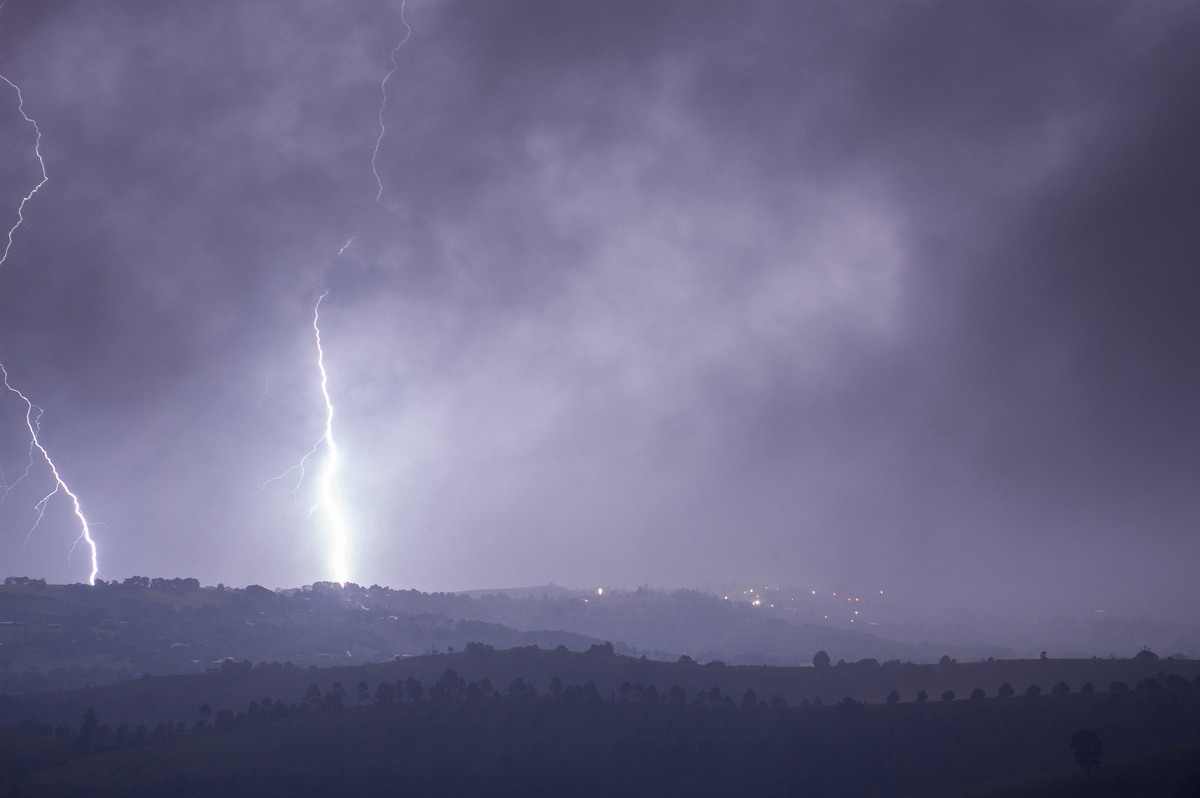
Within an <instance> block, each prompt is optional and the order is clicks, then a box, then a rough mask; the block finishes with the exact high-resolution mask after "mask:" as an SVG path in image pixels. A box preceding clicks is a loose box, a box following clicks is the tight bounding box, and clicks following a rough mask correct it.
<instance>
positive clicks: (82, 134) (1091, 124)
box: [0, 0, 1200, 614]
mask: <svg viewBox="0 0 1200 798" xmlns="http://www.w3.org/2000/svg"><path fill="white" fill-rule="evenodd" d="M404 9H405V14H404V16H405V21H407V23H408V24H409V25H410V26H411V38H409V39H408V41H407V42H406V43H405V44H404V46H403V47H401V48H400V49H399V50H397V51H395V58H396V61H395V63H396V67H397V68H396V71H395V73H394V74H393V75H392V77H391V78H390V79H389V81H388V84H387V106H386V108H385V109H384V115H383V116H384V121H385V123H386V125H387V130H386V135H385V136H384V138H383V140H382V142H381V146H380V147H379V151H378V154H377V157H376V158H375V166H376V168H377V169H378V172H379V177H380V179H381V181H382V183H383V192H382V195H381V196H380V198H379V201H378V202H376V200H375V198H376V193H377V191H378V184H377V183H376V179H375V175H374V174H373V172H372V156H373V151H374V148H375V145H376V141H377V138H378V135H379V128H378V113H379V110H380V101H381V96H382V95H381V86H380V82H381V80H382V78H383V76H384V75H385V74H386V73H387V71H388V69H390V68H391V65H392V64H391V61H390V60H389V58H390V56H391V55H392V52H393V48H394V47H395V46H396V44H397V43H398V42H399V41H400V40H401V39H402V38H403V36H404V35H405V26H404V24H403V23H402V21H401V18H400V4H398V3H386V2H374V3H358V4H355V5H354V7H353V8H351V9H347V8H345V7H343V6H341V5H338V4H332V3H327V2H315V1H313V2H304V3H276V2H268V1H267V0H263V1H261V2H253V3H240V4H238V3H217V4H212V3H206V4H182V5H179V4H175V5H172V6H170V7H168V6H164V5H162V4H156V3H136V2H121V3H113V4H105V5H104V6H103V7H101V6H98V5H96V4H88V3H69V2H38V3H33V2H18V0H9V2H8V4H7V5H6V6H5V7H4V8H3V9H2V10H0V72H3V74H5V75H7V76H9V77H10V78H11V79H13V80H14V81H15V82H17V83H18V84H19V85H21V86H22V88H23V89H24V90H25V95H26V102H27V110H28V111H29V113H30V114H31V115H32V116H34V117H35V118H37V119H38V121H39V123H40V125H41V127H42V130H43V134H44V139H43V152H44V153H45V155H46V157H47V162H48V164H47V165H48V168H49V170H50V174H51V181H50V182H49V183H48V184H47V185H46V186H45V188H44V190H43V191H42V192H40V193H39V195H38V196H37V197H36V198H35V199H34V201H32V202H31V203H30V204H29V206H28V209H27V214H26V215H27V222H26V225H25V226H24V227H22V228H21V230H20V231H19V232H18V236H17V243H16V246H15V247H14V250H13V253H12V256H11V257H10V259H9V261H8V262H7V263H5V264H4V267H3V272H2V273H0V358H3V360H4V362H5V363H6V364H7V365H8V366H9V368H10V371H11V372H12V373H13V375H14V379H15V380H16V381H17V382H18V383H19V384H20V385H21V386H22V388H23V389H24V390H27V392H28V393H29V394H30V395H31V397H33V398H34V400H35V401H37V402H39V403H41V404H43V405H44V406H45V407H46V408H47V416H46V419H45V424H46V426H45V434H46V436H47V441H48V443H50V444H51V447H52V449H53V451H54V452H55V453H56V455H57V456H58V457H59V458H60V459H61V460H62V461H63V462H64V463H66V464H69V466H67V467H68V469H69V471H70V479H72V484H73V485H74V486H75V487H76V489H77V491H78V492H79V493H80V494H81V496H83V497H84V501H85V506H86V507H87V508H89V509H90V511H91V513H92V515H93V516H95V517H96V518H98V519H101V520H103V521H104V522H105V523H106V526H104V527H101V528H100V530H99V531H98V535H99V536H100V537H101V538H102V545H103V549H102V561H101V564H102V568H103V570H104V572H105V575H107V576H109V577H122V576H127V575H129V574H131V573H135V572H136V573H154V574H174V573H185V572H186V573H189V574H195V575H197V576H199V577H200V578H202V579H203V580H205V581H210V582H216V581H225V582H232V583H238V582H260V583H270V584H292V583H299V582H306V581H311V580H312V579H316V578H321V577H323V576H326V575H327V574H325V573H324V570H325V564H324V559H325V558H324V544H323V541H322V529H321V526H320V523H319V522H317V521H315V520H313V521H310V520H306V519H305V516H304V509H305V507H307V505H308V503H310V502H311V501H312V493H311V483H310V484H309V485H306V486H302V487H301V488H300V489H299V490H298V491H297V492H296V494H295V495H294V496H292V495H290V494H289V493H288V491H287V490H286V489H285V488H286V485H284V484H281V483H274V484H272V485H269V486H268V487H267V489H266V490H264V491H262V492H261V493H256V491H258V489H259V486H260V485H262V484H263V482H264V481H265V480H266V479H268V478H269V477H271V476H273V475H275V474H278V473H280V472H282V471H283V470H284V469H285V468H287V467H288V466H289V465H291V464H292V463H294V462H296V461H297V460H298V459H299V458H300V457H301V456H302V455H303V454H304V452H305V451H307V450H308V447H309V446H311V445H312V443H313V441H314V440H315V439H316V438H317V437H318V436H319V435H320V429H321V424H322V414H321V408H320V404H319V403H320V396H319V393H318V392H317V386H316V384H315V382H314V378H315V373H314V369H315V363H314V361H313V346H312V339H311V332H312V331H311V327H310V323H311V313H312V306H313V304H314V302H315V301H316V297H317V296H318V295H320V294H321V293H322V292H323V291H326V290H328V291H329V292H330V293H329V296H328V297H327V299H326V300H325V302H324V304H323V305H322V312H323V321H324V327H323V329H324V331H325V341H326V344H327V354H328V363H329V367H330V374H331V388H332V390H333V392H334V395H335V397H336V399H337V403H338V414H339V415H338V423H339V427H338V429H339V435H340V437H341V439H342V440H343V443H344V448H345V450H346V458H347V473H346V482H347V484H346V487H347V490H348V492H349V493H350V495H352V496H353V497H354V499H355V501H354V507H355V510H354V511H355V526H356V529H357V538H358V543H357V546H356V557H357V562H358V568H357V571H356V572H357V573H358V574H359V577H358V579H359V581H365V582H372V581H378V582H381V583H390V584H392V585H397V586H398V585H409V584H412V585H416V586H418V587H424V588H457V587H476V586H480V585H500V584H508V583H521V582H544V581H549V580H554V581H557V582H559V583H569V584H575V583H578V584H588V583H592V582H595V583H607V584H618V585H634V584H639V583H643V582H649V583H651V584H660V585H690V584H708V583H713V582H720V581H725V580H747V579H748V580H753V581H765V582H768V583H779V582H783V583H800V584H808V583H812V584H814V585H824V584H829V583H834V582H837V583H842V584H844V583H846V582H851V583H855V584H858V585H859V586H860V587H865V586H867V585H868V584H869V585H875V584H879V585H885V584H886V585H887V586H889V587H892V588H893V589H894V590H895V591H896V592H898V593H907V594H908V595H911V596H914V597H917V598H920V599H922V600H934V599H937V600H943V599H944V600H947V601H953V602H960V603H962V604H965V605H969V606H976V607H985V606H996V605H997V604H1000V605H1007V606H1013V607H1021V608H1031V607H1032V608H1041V609H1046V610H1048V611H1049V610H1051V609H1056V608H1060V607H1068V606H1069V607H1071V608H1075V609H1078V608H1089V607H1093V606H1097V605H1104V606H1106V607H1108V608H1111V609H1115V610H1124V611H1143V610H1146V609H1154V610H1156V611H1161V612H1166V613H1174V614H1183V613H1185V612H1186V611H1187V608H1189V607H1193V606H1195V599H1196V598H1197V596H1196V595H1195V591H1194V588H1192V587H1190V582H1191V581H1192V580H1190V579H1189V578H1188V573H1187V571H1188V566H1187V563H1189V562H1191V561H1192V560H1193V559H1194V557H1195V556H1196V555H1197V554H1200V552H1198V551H1197V550H1196V545H1197V543H1196V536H1195V535H1194V532H1195V531H1196V529H1197V522H1198V521H1200V507H1198V501H1197V499H1195V498H1194V494H1195V491H1194V490H1193V489H1192V488H1193V487H1194V485H1195V484H1196V477H1197V474H1198V473H1200V462H1198V461H1197V455H1196V452H1197V451H1200V447H1198V446H1197V443H1200V442H1198V441H1197V440H1196V436H1197V433H1196V429H1197V428H1198V427H1197V424H1196V420H1197V419H1196V409H1195V408H1196V407H1198V406H1200V404H1198V402H1197V399H1198V398H1200V397H1198V396H1197V393H1198V390H1197V385H1198V379H1197V377H1198V369H1197V365H1196V359H1195V357H1194V354H1193V349H1194V344H1193V342H1194V341H1195V340H1197V335H1196V333H1197V332H1198V331H1197V329H1196V326H1197V322H1196V318H1197V316H1196V314H1195V313H1194V312H1192V306H1194V305H1195V299H1196V296H1197V293H1198V292H1197V283H1196V280H1197V278H1196V276H1195V271H1194V269H1193V268H1192V267H1193V265H1194V261H1195V254H1196V252H1197V251H1198V250H1200V247H1198V246H1197V245H1198V243H1200V242H1197V240H1196V238H1197V233H1196V232H1195V231H1196V230H1198V229H1200V225H1198V224H1196V222H1197V218H1196V217H1197V216H1198V215H1200V213H1198V210H1200V209H1198V208H1197V200H1196V186H1197V185H1198V184H1200V180H1198V178H1200V163H1198V162H1197V157H1196V155H1195V147H1194V146H1193V144H1192V142H1194V141H1195V140H1196V133H1197V132H1198V131H1197V128H1198V127H1200V125H1198V122H1200V120H1198V119H1197V113H1198V112H1197V110H1196V109H1197V108H1200V103H1197V102H1196V100H1197V99H1198V98H1197V96H1196V94H1197V88H1196V82H1195V80H1194V76H1195V74H1196V73H1197V66H1198V65H1197V63H1196V61H1197V56H1196V55H1195V54H1196V53H1197V52H1200V50H1198V49H1197V48H1196V47H1195V46H1194V44H1195V42H1196V41H1197V39H1198V36H1197V34H1198V32H1200V31H1198V25H1200V14H1197V13H1196V12H1195V11H1194V10H1192V8H1191V7H1190V6H1189V5H1188V4H1185V3H1175V2H1153V3H1138V4H1132V3H1086V4H1085V3H1057V4H1052V5H1047V4H1045V3H1032V2H1030V3H1022V2H1016V3H1014V2H1003V3H1001V2H996V3H975V4H961V3H950V2H941V3H939V2H929V3H917V4H905V5H902V6H900V5H896V4H892V3H858V4H853V5H850V6H848V5H846V4H835V3H805V4H800V3H791V2H788V3H782V2H781V3H772V2H756V3H752V4H746V3H721V2H705V3H691V2H688V3H669V2H664V3H635V2H617V3H613V2H604V3H600V2H596V3H571V4H561V3H552V2H516V1H515V0H514V2H495V3H485V4H479V3H461V2H410V3H408V4H407V5H406V6H404ZM0 88H5V89H7V87H6V86H4V87H0ZM2 96H3V98H4V102H3V104H0V108H2V109H7V110H3V111H2V113H0V134H2V135H0V142H2V143H0V147H2V148H3V150H2V152H0V199H3V202H4V205H5V206H6V207H10V208H15V204H16V203H17V202H18V201H19V198H20V196H21V195H22V194H23V192H24V191H25V190H27V188H26V186H28V185H30V180H31V179H36V174H35V173H32V172H31V171H30V170H31V161H30V157H31V153H30V147H31V137H30V131H29V130H28V128H27V126H25V125H24V124H23V123H22V121H21V120H20V118H19V116H16V115H14V114H15V95H14V94H13V93H11V92H8V93H4V94H3V95H2ZM11 213H12V212H11V211H10V212H9V215H10V216H11ZM339 253H340V254H339ZM0 407H2V408H3V412H4V416H3V417H4V418H6V419H8V421H6V422H5V426H6V429H4V430H3V431H0V443H2V445H3V448H2V449H0V463H2V469H3V471H4V473H5V474H6V475H8V476H9V477H10V481H11V476H12V474H13V473H19V472H20V469H21V468H23V465H24V459H23V458H24V456H25V449H24V444H23V443H22V441H21V438H20V429H19V426H18V425H17V422H18V421H19V417H18V416H17V415H16V413H17V410H19V408H17V409H16V410H14V407H13V406H12V405H11V404H10V403H5V404H4V405H2V406H0ZM36 476H37V475H36V472H35V474H34V475H32V476H31V480H32V481H33V482H34V483H36V482H37V480H36ZM38 487H40V484H29V485H24V484H23V485H22V487H21V488H20V489H18V490H17V491H16V492H14V493H13V495H11V496H10V497H9V499H8V500H7V502H6V503H5V505H4V506H3V508H0V524H3V530H4V539H5V541H7V542H5V543H4V544H3V547H4V548H3V550H4V551H5V552H6V554H5V559H6V562H8V563H10V565H9V566H8V569H9V570H13V571H22V572H30V573H38V574H41V573H45V574H46V575H47V576H49V577H51V578H55V579H78V578H80V574H79V565H80V563H79V561H78V558H76V560H75V561H73V562H72V563H68V562H67V561H66V559H65V548H66V547H67V546H69V539H70V537H71V532H70V528H69V525H67V524H66V523H65V522H63V521H62V520H61V519H57V520H55V521H54V523H50V520H51V519H47V523H46V524H44V525H43V527H42V528H40V529H39V530H38V531H37V532H36V533H35V535H34V536H33V537H32V538H31V539H30V541H29V543H28V544H26V543H25V535H26V532H27V529H28V527H27V522H28V519H29V510H28V507H29V504H30V501H29V500H30V497H31V496H32V497H33V499H34V500H36V498H37V496H35V495H33V494H34V493H36V488H38Z"/></svg>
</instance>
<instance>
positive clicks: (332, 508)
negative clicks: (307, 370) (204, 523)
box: [259, 291, 350, 584]
mask: <svg viewBox="0 0 1200 798" xmlns="http://www.w3.org/2000/svg"><path fill="white" fill-rule="evenodd" d="M328 295H329V292H328V291H326V292H325V293H324V294H321V296H320V297H318V298H317V304H316V306H315V307H314V308H313V320H312V328H313V336H314V338H315V339H316V344H317V372H318V373H319V374H320V375H321V397H322V399H323V400H324V402H325V430H324V433H323V434H322V435H321V437H320V438H319V439H317V442H316V443H314V444H313V446H312V448H311V449H309V450H308V452H307V453H306V454H305V455H304V457H302V458H300V462H298V463H296V465H294V466H292V467H291V468H289V469H288V470H287V471H284V472H283V473H282V474H280V475H278V476H276V477H272V478H271V479H268V480H267V481H266V482H264V483H263V485H262V487H261V488H259V492H260V493H261V492H262V491H263V490H264V489H265V488H266V487H267V485H269V484H271V483H272V482H275V481H277V480H281V479H283V478H284V477H286V476H287V475H288V474H290V473H292V472H293V471H297V472H299V475H298V477H297V479H296V484H295V485H293V486H292V488H291V489H290V491H289V492H291V493H295V492H296V491H297V490H299V489H300V486H301V485H302V484H304V479H305V477H306V476H307V474H308V461H309V460H310V459H312V458H313V457H315V456H316V454H317V452H318V451H320V450H321V448H322V447H324V449H325V460H324V462H323V463H322V466H321V472H320V475H319V477H318V478H317V501H316V503H315V504H313V505H312V506H311V507H309V508H308V515H309V517H311V516H313V515H314V514H316V512H317V511H318V510H321V511H323V512H324V515H325V519H326V521H327V523H328V527H329V533H330V534H329V570H330V571H331V572H332V573H331V577H332V579H333V580H334V581H335V582H340V583H342V584H345V583H346V582H348V581H349V580H350V565H349V548H350V523H349V521H348V520H347V513H346V510H345V508H344V507H343V503H342V495H341V478H340V476H339V472H340V469H341V453H340V451H339V450H338V445H337V439H336V438H335V437H334V435H333V416H334V407H333V399H332V398H331V397H330V394H329V372H328V371H327V370H326V368H325V349H324V347H323V346H322V345H321V302H322V301H323V300H324V299H325V297H326V296H328Z"/></svg>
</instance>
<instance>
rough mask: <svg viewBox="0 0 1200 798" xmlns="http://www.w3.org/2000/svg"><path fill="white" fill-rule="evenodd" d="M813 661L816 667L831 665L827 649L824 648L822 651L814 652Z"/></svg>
mask: <svg viewBox="0 0 1200 798" xmlns="http://www.w3.org/2000/svg"><path fill="white" fill-rule="evenodd" d="M812 662H813V667H815V668H828V667H829V655H828V654H827V653H825V651H824V650H823V649H822V650H821V651H818V652H817V653H816V654H813V660H812Z"/></svg>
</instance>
